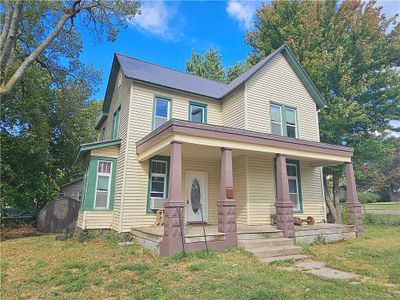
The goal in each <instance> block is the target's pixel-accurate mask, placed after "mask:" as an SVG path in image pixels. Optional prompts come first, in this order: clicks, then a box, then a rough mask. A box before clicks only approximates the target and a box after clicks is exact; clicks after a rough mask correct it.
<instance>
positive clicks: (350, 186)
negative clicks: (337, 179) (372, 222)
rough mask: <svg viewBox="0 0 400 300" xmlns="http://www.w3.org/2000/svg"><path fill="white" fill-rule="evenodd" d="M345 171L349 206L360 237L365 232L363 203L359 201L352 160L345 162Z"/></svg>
mask: <svg viewBox="0 0 400 300" xmlns="http://www.w3.org/2000/svg"><path fill="white" fill-rule="evenodd" d="M344 172H345V175H346V190H347V207H348V209H349V215H350V220H351V222H352V224H353V225H354V226H355V228H356V236H357V237H359V236H361V235H362V234H363V226H362V214H361V203H360V202H359V201H358V196H357V190H356V180H355V178H354V170H353V163H352V162H346V163H344Z"/></svg>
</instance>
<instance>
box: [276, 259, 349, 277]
mask: <svg viewBox="0 0 400 300" xmlns="http://www.w3.org/2000/svg"><path fill="white" fill-rule="evenodd" d="M283 269H285V270H287V271H303V272H306V273H310V274H314V275H317V276H320V277H324V278H328V279H353V278H354V276H355V275H354V274H353V273H350V272H344V271H340V270H336V269H332V268H328V267H327V266H325V264H324V263H321V262H316V261H299V262H296V263H295V264H294V266H291V267H283Z"/></svg>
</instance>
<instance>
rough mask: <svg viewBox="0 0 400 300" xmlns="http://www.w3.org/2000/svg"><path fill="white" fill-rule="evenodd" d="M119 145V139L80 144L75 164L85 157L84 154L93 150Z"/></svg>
mask: <svg viewBox="0 0 400 300" xmlns="http://www.w3.org/2000/svg"><path fill="white" fill-rule="evenodd" d="M120 144H121V140H120V139H116V140H109V141H99V142H93V143H88V144H82V145H80V146H79V150H78V153H77V155H76V158H75V163H76V162H78V161H80V160H82V159H83V158H84V157H85V156H86V154H88V153H89V152H91V151H93V150H96V149H101V148H107V147H111V146H119V145H120Z"/></svg>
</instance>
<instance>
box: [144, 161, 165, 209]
mask: <svg viewBox="0 0 400 300" xmlns="http://www.w3.org/2000/svg"><path fill="white" fill-rule="evenodd" d="M153 161H163V162H166V163H167V172H166V173H167V174H166V183H165V189H166V190H165V199H167V198H168V185H169V168H170V163H169V162H170V159H169V156H161V155H157V156H154V157H152V158H150V159H149V166H148V167H149V171H148V178H147V203H146V214H155V213H156V211H155V210H154V209H151V208H150V198H151V175H152V173H151V164H152V162H153Z"/></svg>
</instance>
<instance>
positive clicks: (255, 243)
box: [238, 238, 294, 250]
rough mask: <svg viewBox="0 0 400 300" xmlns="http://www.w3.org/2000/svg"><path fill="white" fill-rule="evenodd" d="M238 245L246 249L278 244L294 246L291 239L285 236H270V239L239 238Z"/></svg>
mask: <svg viewBox="0 0 400 300" xmlns="http://www.w3.org/2000/svg"><path fill="white" fill-rule="evenodd" d="M238 246H239V247H242V248H244V249H246V250H252V249H259V248H273V247H280V246H294V241H293V239H287V238H271V239H254V240H240V241H239V243H238Z"/></svg>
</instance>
